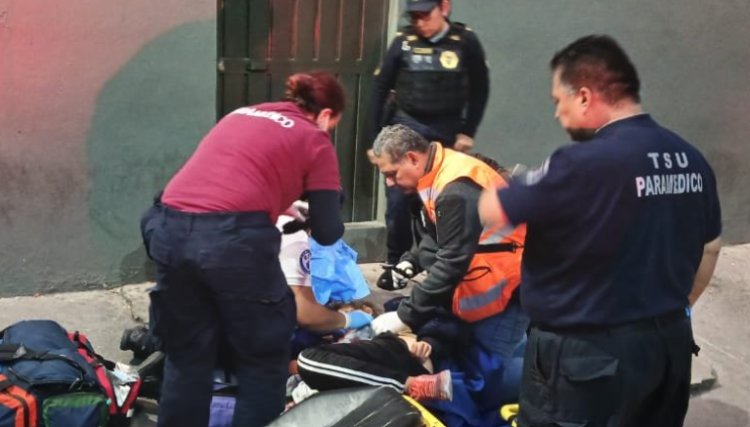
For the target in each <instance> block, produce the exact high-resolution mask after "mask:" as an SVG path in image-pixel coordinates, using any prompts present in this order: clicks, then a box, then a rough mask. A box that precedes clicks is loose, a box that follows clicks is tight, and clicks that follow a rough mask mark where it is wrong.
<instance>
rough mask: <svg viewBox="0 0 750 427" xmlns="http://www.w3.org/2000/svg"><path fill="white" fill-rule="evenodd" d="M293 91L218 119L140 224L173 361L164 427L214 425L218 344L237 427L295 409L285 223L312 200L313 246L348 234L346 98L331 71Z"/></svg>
mask: <svg viewBox="0 0 750 427" xmlns="http://www.w3.org/2000/svg"><path fill="white" fill-rule="evenodd" d="M286 87H287V90H286V97H285V99H284V100H283V101H281V102H272V103H266V104H259V105H253V106H248V107H244V108H240V109H238V110H236V111H233V112H232V113H229V114H228V115H227V116H226V117H224V118H223V119H222V120H221V121H219V123H218V124H216V126H215V127H214V128H213V129H212V130H211V131H210V132H209V133H208V134H207V135H206V136H205V137H204V138H203V140H202V141H201V143H200V144H199V145H198V148H197V149H196V151H195V153H193V155H192V157H191V158H190V159H189V160H188V161H187V163H186V164H185V165H184V166H183V167H182V169H181V170H180V171H179V172H178V173H177V174H176V175H175V176H174V177H173V178H172V179H171V180H170V181H169V183H168V184H167V186H166V188H165V189H164V192H163V194H162V195H161V198H160V200H157V201H156V203H155V204H154V206H153V207H152V208H151V209H149V211H147V212H146V213H145V214H144V216H143V218H142V220H141V231H142V233H143V238H144V242H145V244H146V248H147V250H148V253H149V256H150V257H151V259H152V260H153V261H154V262H155V263H156V266H157V281H156V288H155V290H154V292H152V293H151V302H152V305H153V308H154V315H155V316H156V317H157V318H156V322H155V323H156V324H157V325H158V331H156V333H157V334H158V335H159V336H160V337H161V338H162V340H163V341H164V349H165V352H166V354H167V357H166V364H165V371H164V383H163V387H162V393H161V400H160V402H159V403H160V405H159V406H160V407H159V422H158V425H159V426H161V427H174V426H180V427H191V426H196V427H205V426H207V425H208V417H209V404H210V401H211V392H212V371H213V369H214V367H215V366H216V356H217V351H218V347H219V342H222V343H226V345H227V347H228V348H227V351H228V354H229V357H230V359H231V360H230V361H229V362H230V363H231V364H232V365H233V366H232V369H233V372H235V374H236V375H237V379H238V382H239V390H238V396H237V403H236V409H235V414H234V420H233V424H232V425H233V426H243V427H253V426H265V425H266V424H268V423H269V422H270V421H271V420H273V419H274V418H275V417H276V416H278V415H279V414H280V413H281V411H282V410H283V409H284V403H285V402H284V401H285V382H286V377H287V363H288V361H289V357H288V354H287V353H288V352H289V346H290V339H291V337H292V333H293V331H294V327H295V325H296V318H295V303H294V296H293V295H292V293H291V291H290V290H289V286H287V284H286V281H285V279H284V274H283V273H282V270H281V266H280V264H279V245H280V233H279V231H278V230H277V228H276V226H275V225H274V224H275V222H276V218H277V217H278V216H279V214H280V213H282V212H283V211H284V210H285V209H286V208H287V207H288V206H289V205H291V204H292V202H293V201H295V200H296V199H298V198H300V197H301V196H302V195H303V194H304V195H305V196H306V197H307V199H308V201H309V203H310V212H309V215H310V228H311V233H312V237H313V238H315V240H317V241H318V242H319V243H321V244H323V245H330V244H332V243H334V242H335V241H336V240H338V239H339V238H340V237H341V235H342V234H343V232H344V225H343V223H342V222H341V217H340V215H339V207H340V203H339V191H340V188H341V184H340V180H339V168H338V161H337V159H336V152H335V150H334V146H333V144H332V143H331V140H330V138H329V134H328V132H329V131H331V130H332V129H333V128H334V127H335V126H336V124H337V123H338V121H339V118H340V117H341V112H342V110H343V109H344V98H345V97H344V91H343V88H342V87H341V85H340V84H339V83H338V82H337V81H336V79H335V77H333V76H332V75H330V74H327V73H324V72H314V73H298V74H294V75H292V76H290V77H289V78H288V79H287V82H286Z"/></svg>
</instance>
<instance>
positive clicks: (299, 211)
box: [284, 200, 310, 222]
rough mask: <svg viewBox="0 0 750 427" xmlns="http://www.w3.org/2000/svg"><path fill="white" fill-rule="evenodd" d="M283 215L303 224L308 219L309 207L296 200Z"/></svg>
mask: <svg viewBox="0 0 750 427" xmlns="http://www.w3.org/2000/svg"><path fill="white" fill-rule="evenodd" d="M284 215H288V216H290V217H292V218H294V219H296V220H297V221H301V222H305V221H307V220H308V219H309V218H310V205H309V204H308V203H307V202H303V201H302V200H297V201H296V202H294V203H292V206H289V207H288V208H287V210H286V211H284Z"/></svg>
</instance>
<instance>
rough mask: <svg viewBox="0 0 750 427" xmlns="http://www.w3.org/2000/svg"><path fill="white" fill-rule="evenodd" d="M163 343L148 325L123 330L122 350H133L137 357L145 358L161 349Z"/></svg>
mask: <svg viewBox="0 0 750 427" xmlns="http://www.w3.org/2000/svg"><path fill="white" fill-rule="evenodd" d="M160 347H161V345H160V342H159V340H158V338H156V337H155V336H153V335H152V334H151V332H150V331H149V329H148V328H147V327H146V326H136V327H135V328H129V329H125V330H124V331H122V337H121V338H120V350H122V351H128V350H130V351H132V352H133V356H134V357H135V358H136V359H140V360H143V359H145V358H147V357H148V356H149V355H150V354H151V353H153V352H155V351H158V350H161V348H160Z"/></svg>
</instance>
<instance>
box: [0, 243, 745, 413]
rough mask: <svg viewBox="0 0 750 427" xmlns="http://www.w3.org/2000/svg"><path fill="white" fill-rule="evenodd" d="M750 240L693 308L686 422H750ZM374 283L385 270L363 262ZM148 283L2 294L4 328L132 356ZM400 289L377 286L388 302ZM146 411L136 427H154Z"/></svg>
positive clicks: (729, 254) (726, 259) (729, 253)
mask: <svg viewBox="0 0 750 427" xmlns="http://www.w3.org/2000/svg"><path fill="white" fill-rule="evenodd" d="M748 259H750V244H748V245H741V246H733V247H727V248H724V249H723V251H722V255H721V257H720V259H719V265H718V267H717V272H716V274H715V277H714V280H713V281H712V284H711V286H710V287H709V289H708V290H707V291H706V294H705V295H704V296H703V298H701V300H700V301H699V302H698V304H697V305H696V307H695V309H694V314H693V318H694V328H695V335H696V340H697V342H698V344H699V345H700V346H701V347H702V351H701V353H700V356H699V357H698V358H694V369H693V377H694V378H693V383H694V396H693V398H692V400H691V405H690V409H689V411H688V417H687V420H686V422H685V425H686V426H688V427H705V426H712V427H750V415H748V410H749V409H750V327H749V324H750V265H749V264H748V263H747V260H748ZM362 269H363V271H364V273H365V275H366V277H368V279H370V282H371V283H374V280H375V278H376V277H377V276H378V275H379V273H380V269H379V267H378V265H377V264H364V265H362ZM149 286H151V284H149V283H145V284H136V285H128V286H123V287H121V288H117V289H110V290H99V291H87V292H75V293H61V294H52V295H40V296H35V297H16V298H3V299H0V327H5V326H7V325H9V324H11V323H13V322H16V321H19V320H26V319H53V320H56V321H58V322H59V323H60V324H62V325H63V326H64V327H66V328H67V329H69V330H80V331H82V332H85V333H86V334H87V335H88V336H89V338H90V339H91V341H92V342H93V343H94V345H95V348H96V349H97V351H98V352H99V353H101V354H102V355H103V356H105V357H107V358H109V359H111V360H116V361H128V360H129V359H130V357H131V354H130V353H129V352H122V351H120V350H119V348H118V345H119V341H120V335H121V333H122V331H123V329H125V328H129V327H132V326H135V325H137V324H139V323H145V322H146V321H147V319H148V296H147V293H146V289H148V287H149ZM395 295H396V294H395V293H390V292H384V291H381V290H376V291H375V292H374V293H373V296H372V297H371V298H372V299H373V300H374V301H375V302H378V303H382V302H383V301H385V300H387V299H388V298H391V297H393V296H395ZM153 419H154V417H153V415H151V416H149V414H146V413H143V414H141V415H140V416H139V417H138V418H137V419H136V420H135V421H134V423H133V425H134V427H146V426H150V425H153Z"/></svg>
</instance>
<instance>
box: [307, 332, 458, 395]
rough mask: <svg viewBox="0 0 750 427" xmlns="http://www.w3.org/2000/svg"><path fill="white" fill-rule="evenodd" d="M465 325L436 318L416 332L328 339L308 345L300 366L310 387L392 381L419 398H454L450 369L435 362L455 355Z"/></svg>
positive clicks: (398, 388) (325, 387)
mask: <svg viewBox="0 0 750 427" xmlns="http://www.w3.org/2000/svg"><path fill="white" fill-rule="evenodd" d="M460 328H461V326H460V324H458V323H457V322H455V321H452V320H449V319H434V320H432V321H430V322H428V323H427V324H425V325H424V326H423V327H422V328H420V330H419V331H418V333H417V334H414V333H411V332H408V333H402V334H399V335H394V334H392V333H384V334H380V335H377V336H375V337H374V338H373V339H372V340H369V341H367V340H359V341H353V342H348V343H335V344H324V345H321V346H317V347H313V348H308V349H306V350H303V351H302V352H301V353H300V355H299V357H298V359H297V364H298V371H299V374H300V376H301V377H302V379H303V380H304V381H305V383H307V385H308V386H310V387H311V388H314V389H317V390H321V391H322V390H332V389H338V388H345V387H355V386H362V385H374V386H390V387H393V388H395V389H397V390H398V391H400V392H402V393H406V394H407V395H409V396H410V397H412V398H414V399H417V400H429V399H437V400H451V399H452V385H451V376H450V372H449V371H448V370H443V371H441V372H438V373H434V367H435V366H440V362H441V361H443V360H446V359H447V358H449V357H451V355H450V351H451V348H452V347H453V345H452V343H454V342H455V341H456V340H457V339H459V337H460V336H461V334H460Z"/></svg>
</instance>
